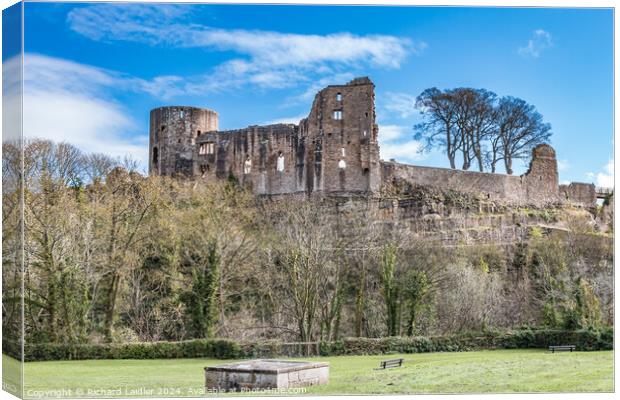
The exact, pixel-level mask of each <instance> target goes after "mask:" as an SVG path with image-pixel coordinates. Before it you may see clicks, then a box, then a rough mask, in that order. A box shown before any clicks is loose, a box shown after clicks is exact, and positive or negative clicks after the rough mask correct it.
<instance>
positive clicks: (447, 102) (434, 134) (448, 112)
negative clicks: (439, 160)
mask: <svg viewBox="0 0 620 400" xmlns="http://www.w3.org/2000/svg"><path fill="white" fill-rule="evenodd" d="M415 106H416V108H417V109H418V110H420V112H421V113H422V116H423V117H424V118H425V121H424V122H422V123H420V124H417V125H416V126H415V127H414V130H415V131H416V134H415V138H416V140H424V141H425V142H426V146H425V150H430V149H433V148H435V147H436V146H439V147H440V148H441V149H442V150H443V151H445V152H446V155H447V156H448V160H449V161H450V168H452V169H455V168H456V153H457V151H458V150H459V148H460V145H461V140H460V138H459V131H458V129H457V126H456V114H457V110H456V104H455V102H454V99H453V95H452V93H451V92H450V91H441V90H439V89H437V88H430V89H426V90H425V91H424V92H422V94H420V95H419V96H418V97H417V98H416V103H415Z"/></svg>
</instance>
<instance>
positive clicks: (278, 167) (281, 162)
mask: <svg viewBox="0 0 620 400" xmlns="http://www.w3.org/2000/svg"><path fill="white" fill-rule="evenodd" d="M276 170H277V171H278V172H284V154H282V152H279V153H278V160H277V161H276Z"/></svg>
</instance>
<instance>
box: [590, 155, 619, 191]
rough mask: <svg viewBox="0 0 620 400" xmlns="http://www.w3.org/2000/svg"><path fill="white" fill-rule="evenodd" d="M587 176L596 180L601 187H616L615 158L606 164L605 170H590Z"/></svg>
mask: <svg viewBox="0 0 620 400" xmlns="http://www.w3.org/2000/svg"><path fill="white" fill-rule="evenodd" d="M587 176H588V178H589V179H592V180H594V183H595V184H596V186H601V187H608V188H613V187H614V160H613V159H611V160H609V161H608V162H607V164H605V167H603V170H602V171H600V172H597V173H594V172H588V173H587Z"/></svg>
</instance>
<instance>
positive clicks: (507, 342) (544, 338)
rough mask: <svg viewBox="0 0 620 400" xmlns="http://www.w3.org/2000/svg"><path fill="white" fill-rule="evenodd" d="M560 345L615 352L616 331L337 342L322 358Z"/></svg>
mask: <svg viewBox="0 0 620 400" xmlns="http://www.w3.org/2000/svg"><path fill="white" fill-rule="evenodd" d="M558 344H574V345H575V346H576V349H577V350H580V351H592V350H611V349H613V329H612V328H611V327H609V328H607V327H606V328H600V329H582V330H576V331H567V330H556V329H535V328H528V329H520V330H512V331H489V332H482V333H466V334H460V335H451V336H436V337H387V338H380V339H370V338H346V339H343V340H339V341H336V342H330V343H327V342H325V343H322V344H321V354H322V355H343V354H350V355H361V354H386V353H427V352H434V351H469V350H481V349H523V348H547V347H548V346H551V345H558Z"/></svg>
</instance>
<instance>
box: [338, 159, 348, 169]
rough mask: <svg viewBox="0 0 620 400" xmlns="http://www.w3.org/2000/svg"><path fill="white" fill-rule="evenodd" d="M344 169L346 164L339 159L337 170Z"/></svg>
mask: <svg viewBox="0 0 620 400" xmlns="http://www.w3.org/2000/svg"><path fill="white" fill-rule="evenodd" d="M346 167H347V162H346V161H345V160H344V159H342V158H341V159H340V161H338V168H340V169H345V168H346Z"/></svg>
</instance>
